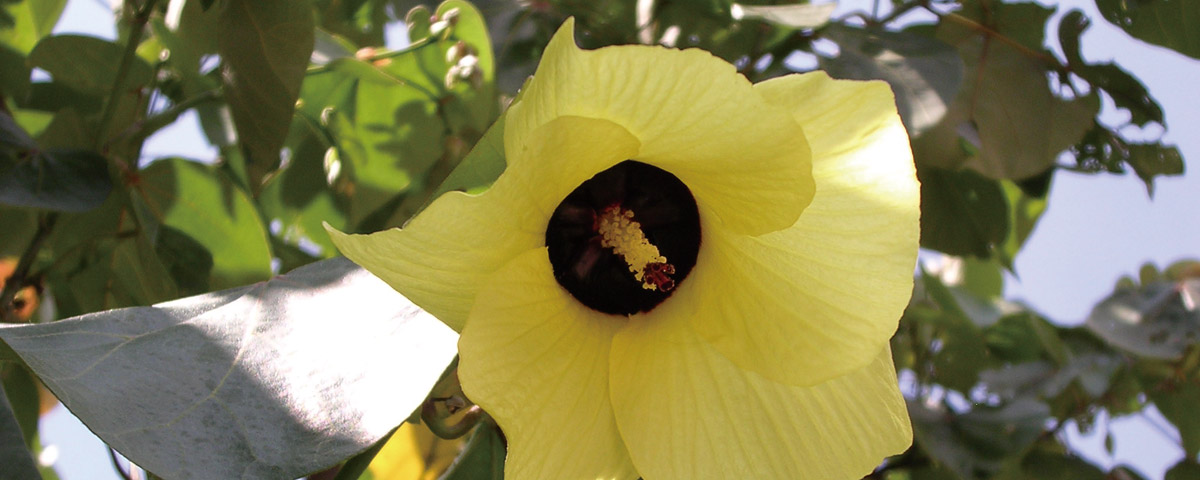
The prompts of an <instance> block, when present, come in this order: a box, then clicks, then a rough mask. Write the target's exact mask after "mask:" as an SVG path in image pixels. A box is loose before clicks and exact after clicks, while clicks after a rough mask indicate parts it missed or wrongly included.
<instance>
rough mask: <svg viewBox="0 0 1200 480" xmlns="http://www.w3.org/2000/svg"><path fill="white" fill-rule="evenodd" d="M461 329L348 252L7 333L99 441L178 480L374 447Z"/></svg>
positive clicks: (320, 460)
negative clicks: (260, 278) (185, 294)
mask: <svg viewBox="0 0 1200 480" xmlns="http://www.w3.org/2000/svg"><path fill="white" fill-rule="evenodd" d="M456 338H457V336H456V335H455V333H454V332H453V331H451V330H450V329H449V328H447V327H446V326H444V325H443V324H442V323H441V322H439V321H438V320H436V319H435V318H433V317H432V316H430V315H429V314H427V313H425V312H424V311H422V310H421V309H419V308H418V307H416V306H415V305H413V304H412V303H411V302H409V301H408V300H407V299H405V298H404V297H403V296H401V295H400V294H398V293H396V292H395V291H394V290H392V289H391V288H390V287H388V286H387V285H386V284H384V283H383V282H382V281H380V280H378V279H376V278H375V277H374V276H372V275H371V274H369V273H367V272H366V271H365V270H363V269H361V268H359V267H357V266H355V265H354V264H353V263H351V262H349V261H348V260H346V259H344V258H337V259H331V260H325V261H322V262H317V263H314V264H311V265H308V266H305V267H301V268H298V269H296V270H294V271H292V272H290V273H288V274H286V275H282V276H279V277H277V278H275V279H273V280H271V281H268V282H264V283H259V284H255V285H251V286H247V287H241V288H235V289H230V290H224V291H220V292H214V293H209V294H205V295H200V296H196V297H189V298H184V299H180V300H176V301H171V302H167V303H163V304H159V305H156V306H153V307H136V308H126V309H120V310H112V311H106V312H99V313H93V314H88V315H83V316H80V317H75V318H71V319H67V320H63V321H59V322H55V323H49V324H37V325H16V326H13V325H9V326H4V327H2V328H0V339H3V341H4V342H7V343H8V345H9V346H11V347H12V349H13V350H15V351H16V352H17V353H18V354H19V355H20V356H21V358H23V359H24V360H25V361H26V362H27V363H28V364H29V366H30V367H31V368H32V369H33V370H34V371H35V372H36V373H37V374H38V375H39V376H40V377H41V378H42V380H43V381H45V383H46V384H47V386H49V387H50V389H51V390H52V391H53V392H54V393H55V394H56V395H58V397H59V399H61V400H62V401H63V403H64V404H65V405H66V406H67V407H68V408H69V409H70V410H71V411H72V412H73V413H74V414H75V415H76V416H78V417H79V418H80V419H81V420H83V422H84V423H85V424H86V425H87V426H88V428H90V429H91V430H92V431H93V432H95V433H96V434H97V435H98V436H100V438H101V439H103V440H104V441H105V442H107V443H108V444H109V445H111V446H113V447H114V448H115V449H116V450H117V451H118V452H120V453H121V454H123V455H124V456H126V457H127V458H129V459H130V460H132V461H133V462H135V463H137V464H138V465H140V466H142V467H144V468H146V469H148V470H150V471H152V472H154V473H156V474H158V475H160V476H162V477H164V478H168V479H209V478H211V479H233V478H241V479H258V478H264V479H268V478H269V479H284V478H296V477H299V476H302V475H304V474H307V473H310V472H313V471H316V470H319V469H322V468H325V467H328V466H330V465H333V464H335V463H337V462H339V461H341V460H342V459H345V458H346V457H349V456H351V455H353V454H354V453H356V452H358V451H361V450H363V449H365V448H367V447H368V446H370V445H371V444H372V443H374V442H376V441H377V440H379V439H380V438H382V437H383V436H384V435H385V434H387V433H388V431H390V430H391V429H392V428H394V427H396V426H397V425H399V424H400V423H401V422H402V421H404V419H405V418H407V417H408V416H409V415H410V414H411V413H412V412H413V411H414V410H415V409H416V408H417V406H418V405H419V404H420V403H421V402H422V401H423V399H424V398H425V396H426V395H427V394H428V392H429V389H430V388H432V386H433V384H434V383H435V382H436V381H437V380H438V378H439V376H440V374H441V373H442V371H443V369H444V368H445V367H446V365H447V364H448V363H449V362H450V360H451V359H452V358H453V357H454V354H455V342H456Z"/></svg>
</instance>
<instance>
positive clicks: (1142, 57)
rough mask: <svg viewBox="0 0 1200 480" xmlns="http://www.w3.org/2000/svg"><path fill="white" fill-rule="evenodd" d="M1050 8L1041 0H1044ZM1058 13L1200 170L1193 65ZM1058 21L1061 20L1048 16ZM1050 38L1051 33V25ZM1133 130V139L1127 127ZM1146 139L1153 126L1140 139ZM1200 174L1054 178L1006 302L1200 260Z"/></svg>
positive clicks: (1156, 465) (188, 127)
mask: <svg viewBox="0 0 1200 480" xmlns="http://www.w3.org/2000/svg"><path fill="white" fill-rule="evenodd" d="M1042 3H1045V2H1042ZM1060 5H1061V6H1060V8H1059V10H1060V14H1061V13H1065V12H1066V11H1068V10H1069V9H1070V8H1079V9H1082V10H1084V12H1085V13H1087V14H1088V16H1089V17H1090V18H1092V19H1093V26H1092V28H1091V29H1090V30H1088V32H1087V33H1086V34H1085V35H1084V37H1083V41H1082V44H1083V49H1082V50H1083V56H1084V58H1085V59H1087V60H1089V61H1104V60H1114V59H1115V60H1116V61H1117V62H1118V63H1119V64H1120V65H1122V66H1124V67H1125V68H1126V69H1128V70H1130V71H1132V72H1133V73H1134V74H1135V75H1136V76H1137V77H1139V78H1141V79H1142V80H1143V81H1144V82H1145V83H1146V86H1147V87H1148V88H1149V90H1150V92H1151V93H1152V94H1153V95H1154V96H1155V97H1156V98H1157V99H1158V100H1159V102H1160V103H1161V104H1162V105H1163V106H1164V108H1165V110H1166V117H1167V124H1168V125H1173V126H1174V128H1175V130H1174V131H1169V132H1167V133H1166V138H1167V139H1168V140H1169V141H1171V142H1174V143H1176V144H1177V145H1178V146H1179V148H1180V150H1181V151H1182V153H1183V156H1184V159H1185V161H1187V162H1188V163H1189V167H1191V168H1200V163H1197V162H1200V160H1197V159H1200V136H1189V135H1187V129H1186V128H1187V126H1190V125H1197V124H1200V95H1196V94H1195V92H1194V91H1192V90H1191V89H1187V88H1183V87H1182V85H1184V84H1185V83H1190V82H1181V81H1180V79H1189V78H1190V79H1196V78H1200V61H1196V60H1192V59H1189V58H1187V57H1184V56H1182V55H1180V54H1177V53H1175V52H1173V51H1170V50H1167V49H1163V48H1160V47H1155V46H1150V45H1147V44H1145V43H1142V42H1139V41H1137V40H1133V39H1131V38H1130V37H1129V36H1127V35H1126V34H1125V33H1124V32H1122V31H1121V30H1120V29H1118V28H1116V27H1113V26H1111V25H1109V24H1108V23H1106V22H1104V21H1103V20H1102V19H1101V18H1100V16H1099V14H1098V13H1097V12H1096V9H1095V6H1094V4H1093V3H1092V2H1091V0H1067V1H1064V2H1061V3H1060ZM870 6H871V1H870V0H850V1H846V2H843V3H842V5H841V6H840V7H839V12H847V11H852V10H869V9H870ZM110 19H111V13H110V9H109V7H108V5H106V4H105V2H104V0H71V1H70V2H69V4H68V7H67V12H66V14H65V15H64V18H63V19H62V21H60V22H59V25H58V27H57V28H56V29H55V31H56V33H83V34H90V35H95V36H100V37H104V38H110V39H111V38H113V37H114V31H113V26H112V23H111V21H110ZM1051 25H1057V19H1055V20H1052V21H1051ZM1047 33H1048V38H1057V36H1056V33H1055V32H1054V31H1053V30H1051V31H1049V32H1047ZM1124 117H1125V116H1124V115H1122V114H1121V113H1119V112H1116V111H1115V110H1114V109H1113V108H1112V105H1111V103H1107V104H1106V105H1105V114H1104V118H1105V119H1106V121H1108V122H1110V123H1113V124H1118V123H1121V120H1122V119H1123V118H1124ZM198 129H199V127H198V124H197V123H196V119H195V116H194V115H191V114H189V115H185V116H184V117H183V119H182V120H181V121H180V122H179V123H178V124H177V125H174V126H172V127H170V128H168V129H166V130H164V131H162V132H160V133H159V134H158V135H156V136H155V137H153V138H152V139H151V141H150V143H149V144H147V146H146V153H147V154H151V155H155V156H163V155H170V154H176V155H182V156H187V157H191V158H212V157H213V156H214V153H213V150H212V149H211V148H210V147H208V146H207V145H206V144H205V143H204V142H203V141H202V140H201V139H200V136H199V134H198V131H199V130H198ZM1127 133H1130V134H1132V135H1136V134H1138V133H1137V132H1127ZM1142 134H1144V135H1148V136H1149V137H1150V138H1153V137H1154V136H1156V135H1157V134H1158V131H1157V130H1153V129H1151V130H1149V131H1147V132H1144V133H1142ZM1198 206H1200V175H1195V174H1192V175H1188V176H1185V177H1177V178H1169V179H1160V180H1158V183H1157V188H1156V192H1155V197H1154V198H1153V200H1151V199H1150V198H1148V196H1147V195H1146V190H1145V188H1144V187H1143V185H1142V183H1141V181H1140V180H1139V179H1138V178H1137V177H1136V176H1133V175H1132V174H1130V175H1126V176H1113V175H1095V176H1091V175H1081V174H1073V173H1068V172H1063V173H1060V174H1058V175H1056V177H1055V180H1054V185H1053V188H1052V190H1051V198H1050V207H1049V209H1048V211H1047V212H1046V214H1045V215H1044V216H1043V217H1042V220H1041V223H1040V224H1039V225H1038V227H1037V229H1036V230H1035V231H1034V233H1033V236H1032V237H1031V238H1030V240H1029V243H1028V244H1027V246H1026V247H1025V249H1024V250H1023V251H1022V252H1021V255H1020V256H1019V257H1018V258H1017V262H1016V272H1017V274H1018V275H1019V279H1017V278H1010V279H1009V281H1008V294H1009V296H1011V297H1013V298H1017V299H1023V300H1025V301H1026V302H1027V303H1029V304H1031V305H1032V306H1034V307H1035V308H1037V309H1039V310H1040V311H1041V312H1043V313H1044V314H1046V315H1047V316H1048V317H1050V318H1052V319H1054V320H1056V321H1058V322H1060V323H1063V324H1068V325H1076V324H1079V323H1082V322H1083V320H1084V319H1085V318H1086V316H1087V314H1088V312H1089V310H1090V309H1091V307H1092V306H1093V305H1095V304H1096V303H1097V302H1098V301H1099V300H1100V299H1102V298H1103V297H1105V296H1106V295H1107V294H1108V293H1109V292H1110V291H1111V290H1112V287H1113V285H1114V284H1115V282H1116V280H1117V279H1118V278H1119V277H1120V276H1122V275H1132V274H1136V272H1137V270H1138V268H1139V267H1140V266H1141V265H1142V263H1144V262H1153V263H1155V264H1158V265H1159V266H1165V265H1167V264H1169V263H1171V262H1173V261H1175V260H1178V259H1181V258H1200V221H1197V215H1196V209H1197V207H1198ZM1103 423H1104V422H1101V425H1100V426H1099V427H1097V430H1096V431H1095V432H1093V433H1092V434H1091V435H1088V436H1080V435H1078V433H1077V430H1075V429H1073V428H1068V434H1069V435H1071V438H1072V444H1073V445H1074V446H1075V448H1076V449H1077V450H1078V451H1079V452H1080V453H1081V454H1083V455H1085V456H1087V457H1088V458H1089V459H1091V460H1092V461H1094V462H1096V463H1100V464H1102V465H1113V464H1122V463H1125V464H1132V465H1135V466H1136V467H1137V468H1138V469H1139V470H1140V471H1142V472H1143V473H1144V474H1145V475H1146V476H1147V478H1149V479H1151V480H1153V479H1161V478H1162V475H1163V472H1164V471H1165V470H1166V469H1167V468H1169V467H1170V466H1171V465H1173V464H1174V463H1175V462H1176V461H1178V459H1179V458H1180V457H1181V456H1182V451H1181V449H1180V448H1179V446H1178V441H1177V437H1178V435H1177V433H1176V432H1175V431H1174V428H1173V427H1171V426H1170V424H1169V423H1168V422H1166V421H1165V420H1163V419H1162V418H1161V417H1158V416H1157V414H1156V413H1155V412H1151V413H1149V414H1147V415H1146V416H1132V417H1127V418H1124V419H1118V420H1115V421H1113V422H1112V423H1111V434H1112V435H1113V436H1114V437H1115V451H1114V455H1112V456H1109V455H1108V454H1107V453H1106V452H1105V450H1104V447H1103V445H1104V435H1105V434H1107V433H1109V432H1108V430H1109V429H1108V428H1105V426H1104V425H1103ZM42 439H43V441H44V442H45V443H47V444H53V445H55V446H56V449H57V450H58V452H59V454H58V456H59V460H58V462H57V466H58V469H59V473H61V474H62V476H63V478H64V479H65V480H80V479H95V480H116V479H118V477H117V476H116V475H115V474H114V473H113V472H112V469H111V467H110V466H109V460H108V456H107V451H106V450H105V448H104V446H103V445H102V444H100V443H99V441H98V440H96V439H95V438H94V437H92V436H91V435H90V433H89V432H88V431H87V430H86V428H84V427H83V426H82V424H80V423H79V422H78V421H77V420H74V418H73V417H71V416H70V415H69V413H66V411H65V409H62V408H61V407H60V408H59V410H58V411H57V412H56V413H54V414H51V415H50V416H49V418H47V419H45V420H43V437H42Z"/></svg>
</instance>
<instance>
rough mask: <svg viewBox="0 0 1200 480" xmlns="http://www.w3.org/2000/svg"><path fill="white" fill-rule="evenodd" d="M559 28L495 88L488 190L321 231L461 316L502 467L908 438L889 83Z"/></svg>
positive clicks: (878, 455) (774, 456) (570, 469)
mask: <svg viewBox="0 0 1200 480" xmlns="http://www.w3.org/2000/svg"><path fill="white" fill-rule="evenodd" d="M573 36H574V29H573V22H572V21H571V20H568V21H567V22H566V24H564V25H563V27H562V28H561V29H560V30H559V31H558V33H557V34H556V35H555V36H554V38H553V39H552V40H551V42H550V44H549V46H548V47H547V48H546V52H545V54H544V56H543V58H542V61H541V64H540V65H539V67H538V70H537V73H536V74H535V75H534V78H533V80H532V81H531V82H530V83H529V84H528V87H527V89H526V91H525V93H524V94H523V97H522V99H521V100H520V101H519V102H518V103H517V104H515V105H513V106H512V107H511V108H509V110H508V111H507V112H506V113H505V122H506V123H505V130H504V155H505V159H506V162H507V167H506V170H505V171H504V173H503V174H501V176H500V177H499V178H498V179H497V180H496V182H495V183H494V184H493V185H492V187H491V188H490V189H489V190H487V191H486V192H484V193H482V194H480V195H468V194H463V193H457V192H455V193H448V194H446V195H443V196H441V197H439V198H438V199H437V200H435V201H434V202H433V203H432V204H431V205H430V206H429V207H428V208H427V209H426V211H424V212H423V213H421V214H420V215H418V216H417V217H416V218H414V219H413V220H412V221H411V222H409V223H408V225H406V226H405V227H404V228H403V229H392V230H387V231H383V232H378V233H375V234H371V235H344V234H341V233H338V232H331V234H332V235H333V237H334V241H335V243H336V244H337V246H338V248H339V249H340V250H341V251H342V253H344V254H345V255H346V256H347V257H349V258H351V259H352V260H354V261H355V262H357V263H359V264H360V265H362V266H364V267H366V268H367V269H368V270H370V271H371V272H373V273H375V274H376V275H377V276H379V277H380V278H382V279H383V280H385V281H387V282H388V283H389V284H391V285H392V286H393V287H395V288H396V289H397V290H398V291H400V292H401V293H403V294H404V295H406V296H407V297H408V298H409V299H410V300H412V301H413V302H415V303H416V304H417V305H420V306H421V307H423V308H425V309H426V310H428V311H429V312H430V313H432V314H434V315H435V316H437V317H438V318H440V319H441V320H442V321H444V322H446V323H447V324H448V325H450V326H451V327H453V328H454V329H455V330H457V331H459V332H460V333H461V337H460V340H459V354H460V356H461V362H460V365H459V377H460V379H461V381H462V387H463V390H464V391H465V392H466V394H467V395H468V396H469V397H470V398H471V400H473V401H474V402H476V403H477V404H479V405H480V406H482V407H483V408H484V409H485V410H486V411H487V412H488V413H489V414H491V415H492V417H493V418H495V419H496V421H497V423H498V424H499V425H500V427H501V428H502V429H503V431H504V433H505V435H506V437H507V439H508V442H509V443H508V447H509V450H508V457H507V462H506V472H505V473H506V477H507V478H510V479H526V478H529V479H547V478H554V479H560V478H561V479H593V478H614V479H633V478H637V477H639V476H641V477H644V478H646V479H649V480H657V479H684V478H687V479H703V478H720V479H728V478H788V479H791V478H806V479H810V478H858V477H862V476H863V475H866V474H867V473H869V472H870V471H871V470H872V468H873V467H875V466H876V465H878V464H879V463H880V462H881V460H882V459H883V458H884V457H885V456H888V455H892V454H897V453H900V452H902V451H904V450H905V449H906V448H907V447H908V446H909V444H910V443H911V441H912V432H911V429H910V425H909V420H908V415H907V412H906V410H905V405H904V401H903V398H902V397H901V395H900V393H899V389H898V387H897V383H896V373H895V370H894V367H893V366H892V360H891V353H890V350H889V347H888V339H889V337H890V336H891V335H892V333H894V331H895V329H896V325H897V321H898V318H899V317H900V314H901V312H902V310H903V308H904V306H905V304H906V303H907V300H908V297H909V295H910V293H911V286H912V272H913V265H914V262H915V260H916V251H917V234H918V201H919V200H918V185H917V181H916V178H915V175H914V171H913V164H912V155H911V152H910V150H909V145H908V138H907V136H906V135H905V131H904V128H903V127H902V126H901V123H900V120H899V117H898V116H897V114H896V109H895V106H894V103H893V98H892V95H891V91H890V90H889V89H888V87H887V86H886V84H884V83H881V82H850V81H836V80H832V79H830V78H829V77H828V76H826V75H825V74H823V73H812V74H806V75H790V76H786V77H782V78H777V79H773V80H769V81H766V82H762V83H759V84H753V85H752V84H751V83H749V82H748V81H747V80H746V79H745V78H744V77H742V76H741V75H739V74H737V72H736V70H735V69H734V67H733V66H732V65H730V64H728V63H726V62H724V61H721V60H720V59H717V58H715V57H713V56H712V55H711V54H709V53H707V52H704V51H700V50H683V51H679V50H673V49H665V48H659V47H646V46H619V47H608V48H601V49H598V50H592V51H584V50H580V49H579V48H578V47H576V45H575V43H574V38H573Z"/></svg>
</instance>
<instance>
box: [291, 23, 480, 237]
mask: <svg viewBox="0 0 1200 480" xmlns="http://www.w3.org/2000/svg"><path fill="white" fill-rule="evenodd" d="M450 9H458V12H459V13H458V17H457V21H456V23H455V24H454V26H453V27H451V28H449V29H448V30H447V31H446V33H445V34H444V35H441V36H439V37H437V38H434V39H428V38H427V39H422V40H421V41H422V43H419V44H417V45H414V46H412V47H410V48H409V49H407V50H403V51H398V52H387V53H381V54H379V55H380V56H382V57H383V58H379V59H377V60H374V61H370V62H367V61H362V60H358V59H354V58H341V59H338V60H334V61H332V62H330V63H329V64H328V66H327V67H328V69H320V70H316V71H315V72H314V73H313V74H312V75H310V76H309V81H317V82H321V84H323V85H326V86H327V88H325V89H324V90H323V91H322V90H317V89H314V90H312V92H313V93H312V95H311V97H310V95H309V93H308V92H309V91H310V90H309V89H308V86H307V83H306V86H305V95H304V100H305V102H304V105H303V106H302V107H301V108H302V111H303V112H304V113H305V115H306V116H308V117H309V118H310V119H311V123H312V124H314V125H319V126H320V128H324V129H327V130H326V133H327V134H328V135H329V137H330V138H331V139H332V143H333V144H334V145H335V146H336V149H337V150H336V152H335V153H336V157H331V156H329V155H327V156H326V158H335V159H336V160H337V162H338V164H339V165H340V169H339V171H338V174H339V175H338V178H337V179H332V180H330V181H329V183H331V184H332V187H333V189H334V190H335V191H338V192H353V195H346V204H347V207H346V210H345V212H346V215H347V221H346V222H347V225H349V226H350V229H351V230H354V231H373V230H378V229H381V228H386V227H391V226H398V225H401V224H403V223H404V221H406V220H407V219H408V218H409V217H410V216H411V215H412V214H413V213H415V212H416V211H417V210H418V209H419V207H420V206H421V205H423V204H425V203H426V202H427V201H428V199H429V198H430V197H431V193H432V192H433V191H434V189H435V188H436V187H437V185H439V184H440V183H441V182H442V181H443V179H444V178H446V176H447V175H448V174H449V173H450V172H451V171H452V170H453V169H454V168H455V167H456V166H457V165H458V163H459V161H460V160H461V159H462V158H463V157H464V156H465V154H466V153H467V149H468V147H469V145H471V144H472V143H474V142H475V141H476V140H477V139H478V138H479V137H480V136H481V135H482V133H483V132H484V131H485V130H486V129H487V128H488V125H490V124H491V123H492V122H493V121H494V120H495V118H496V111H497V102H496V94H495V87H494V85H493V84H492V79H493V76H494V74H493V72H492V68H493V67H492V63H493V60H492V56H491V46H490V41H489V39H488V36H487V30H486V26H485V24H484V22H483V18H482V16H481V15H480V14H479V12H478V10H476V9H475V8H474V7H472V6H471V5H470V4H469V3H466V2H462V1H458V0H452V1H448V2H445V3H443V4H442V5H441V6H439V7H438V12H439V13H438V15H444V14H445V13H446V12H447V11H448V10H450ZM451 48H455V49H456V51H457V52H458V53H457V54H456V55H453V56H451V57H450V58H447V51H448V50H449V49H451ZM461 55H474V56H476V57H477V59H478V63H477V64H476V67H477V69H476V73H477V74H478V77H475V76H474V75H475V74H472V78H475V79H476V80H477V81H471V80H468V79H462V78H458V77H454V76H453V75H451V72H452V70H451V69H452V68H453V67H455V64H456V63H457V62H458V61H459V59H458V56H461ZM346 79H349V83H347V82H346ZM450 80H454V81H450ZM347 88H350V89H352V90H349V92H350V93H349V94H347V93H345V92H346V91H347V90H345V89H347Z"/></svg>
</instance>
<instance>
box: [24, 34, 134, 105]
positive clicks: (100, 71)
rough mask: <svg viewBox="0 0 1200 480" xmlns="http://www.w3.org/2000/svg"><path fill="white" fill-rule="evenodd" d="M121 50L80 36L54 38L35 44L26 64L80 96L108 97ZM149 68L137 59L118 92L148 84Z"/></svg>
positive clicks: (131, 65)
mask: <svg viewBox="0 0 1200 480" xmlns="http://www.w3.org/2000/svg"><path fill="white" fill-rule="evenodd" d="M123 56H124V47H122V46H121V45H118V44H116V43H113V42H109V41H105V40H101V39H99V38H96V37H88V36H84V35H55V36H52V37H46V38H44V39H42V41H40V42H38V44H37V47H35V48H34V49H33V52H30V54H29V64H30V65H31V66H34V67H38V68H41V69H42V70H45V71H46V73H49V74H50V76H51V77H53V78H54V82H55V83H61V84H63V85H66V86H68V87H70V88H73V89H76V90H78V91H80V92H82V93H85V94H88V95H94V96H103V95H108V94H109V92H110V91H111V90H112V88H113V83H114V82H116V79H117V70H118V69H119V68H120V65H121V59H122V57H123ZM151 73H152V71H151V68H150V65H149V64H147V63H146V61H145V60H142V59H141V58H139V57H136V56H135V57H134V58H133V61H132V62H131V63H130V64H129V71H128V73H127V74H126V76H125V84H124V85H122V86H121V89H122V91H129V90H133V89H136V88H138V87H141V86H143V85H146V84H148V83H150V80H151V78H150V76H151Z"/></svg>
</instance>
